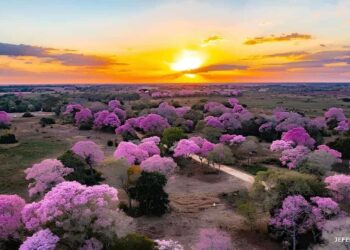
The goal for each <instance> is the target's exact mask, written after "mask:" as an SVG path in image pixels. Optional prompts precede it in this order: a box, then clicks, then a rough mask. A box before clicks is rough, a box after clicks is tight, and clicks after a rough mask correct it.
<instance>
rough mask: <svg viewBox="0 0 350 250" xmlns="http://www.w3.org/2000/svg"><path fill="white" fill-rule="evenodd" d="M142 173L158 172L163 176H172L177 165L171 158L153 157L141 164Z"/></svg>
mask: <svg viewBox="0 0 350 250" xmlns="http://www.w3.org/2000/svg"><path fill="white" fill-rule="evenodd" d="M140 167H141V169H142V171H145V172H158V173H161V174H163V175H165V176H171V175H172V174H174V172H175V170H176V168H177V164H176V163H175V162H174V160H173V158H171V157H161V156H160V155H153V156H151V157H149V158H147V159H146V160H144V161H142V162H141V165H140Z"/></svg>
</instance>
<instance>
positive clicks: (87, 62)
mask: <svg viewBox="0 0 350 250" xmlns="http://www.w3.org/2000/svg"><path fill="white" fill-rule="evenodd" d="M72 52H74V50H67V49H65V50H58V49H53V48H46V47H39V46H32V45H25V44H10V43H0V56H9V57H24V56H28V57H36V58H42V59H44V60H45V61H46V62H52V61H57V62H59V63H61V64H63V65H66V66H109V65H116V64H117V65H123V64H122V63H116V62H114V60H113V59H112V58H109V57H102V56H96V55H85V54H81V53H72Z"/></svg>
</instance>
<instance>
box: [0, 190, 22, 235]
mask: <svg viewBox="0 0 350 250" xmlns="http://www.w3.org/2000/svg"><path fill="white" fill-rule="evenodd" d="M25 204H26V203H25V201H24V200H23V199H22V198H21V197H19V196H18V195H6V194H2V195H0V241H7V240H9V239H18V238H19V237H20V235H19V232H20V229H21V228H22V226H23V225H22V222H21V211H22V209H23V207H24V205H25Z"/></svg>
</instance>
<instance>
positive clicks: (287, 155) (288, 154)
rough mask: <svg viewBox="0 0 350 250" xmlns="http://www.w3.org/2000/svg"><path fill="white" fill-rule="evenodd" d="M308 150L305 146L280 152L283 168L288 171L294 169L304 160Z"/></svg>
mask: <svg viewBox="0 0 350 250" xmlns="http://www.w3.org/2000/svg"><path fill="white" fill-rule="evenodd" d="M309 152H310V149H309V148H307V147H305V146H296V147H295V148H291V149H286V150H284V151H282V154H281V158H280V161H281V163H282V165H283V166H286V167H288V168H289V169H295V168H297V167H298V165H299V164H300V163H301V162H302V161H303V160H304V159H305V157H306V155H307V154H308V153H309Z"/></svg>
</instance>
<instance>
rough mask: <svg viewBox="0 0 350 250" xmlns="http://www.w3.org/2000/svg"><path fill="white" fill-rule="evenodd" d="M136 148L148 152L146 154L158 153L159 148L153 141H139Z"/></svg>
mask: <svg viewBox="0 0 350 250" xmlns="http://www.w3.org/2000/svg"><path fill="white" fill-rule="evenodd" d="M138 148H139V149H141V150H144V151H146V152H147V153H148V156H153V155H159V154H160V149H159V147H158V146H157V144H156V143H155V142H154V141H146V142H141V143H140V144H139V145H138Z"/></svg>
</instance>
